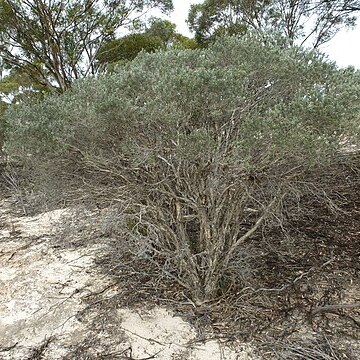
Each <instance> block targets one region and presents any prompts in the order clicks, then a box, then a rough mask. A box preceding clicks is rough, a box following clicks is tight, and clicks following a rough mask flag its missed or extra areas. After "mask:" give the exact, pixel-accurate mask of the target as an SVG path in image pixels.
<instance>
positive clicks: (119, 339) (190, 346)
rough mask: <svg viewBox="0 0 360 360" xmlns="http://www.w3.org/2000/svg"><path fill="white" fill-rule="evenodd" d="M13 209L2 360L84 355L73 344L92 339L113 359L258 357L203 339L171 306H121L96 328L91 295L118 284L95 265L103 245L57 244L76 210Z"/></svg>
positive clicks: (6, 243) (3, 279) (6, 224)
mask: <svg viewBox="0 0 360 360" xmlns="http://www.w3.org/2000/svg"><path fill="white" fill-rule="evenodd" d="M9 208H10V206H9V203H8V202H7V201H3V202H2V203H0V221H1V224H2V226H1V229H0V359H2V360H7V359H9V360H10V359H11V360H17V359H19V360H24V359H40V358H41V359H49V360H50V359H51V360H52V359H81V358H83V357H82V355H83V354H81V351H80V352H79V351H78V352H77V353H76V354H75V353H74V349H76V348H78V347H79V344H81V343H84V342H86V341H87V340H88V339H89V337H94V338H96V339H97V340H98V342H97V343H98V344H99V348H98V349H97V348H96V347H95V348H94V349H92V356H93V358H94V359H96V358H103V357H101V356H100V355H99V354H104V351H105V352H106V354H107V355H106V356H107V357H106V358H108V359H112V358H120V359H121V358H123V359H146V358H148V359H150V358H151V359H164V360H169V359H175V360H176V359H177V360H181V359H190V360H197V359H198V360H201V359H212V360H217V359H224V360H233V359H234V360H235V359H239V360H246V359H249V360H250V359H254V357H253V356H252V355H251V354H252V351H251V348H250V347H249V346H247V345H245V346H244V345H243V346H240V345H239V346H238V347H236V349H234V348H233V349H230V348H227V347H225V346H223V345H221V344H220V343H219V342H218V341H217V340H209V341H207V342H206V343H199V342H197V341H196V338H197V334H196V331H195V329H194V328H193V327H192V326H191V325H190V324H189V323H187V322H185V321H183V320H182V319H181V318H180V317H177V316H174V315H173V314H172V312H171V311H170V310H167V309H164V308H154V309H151V310H146V309H137V310H131V309H119V310H114V311H113V313H112V314H110V315H109V319H110V320H109V321H108V323H107V324H105V325H104V326H102V328H101V329H100V330H99V329H92V328H91V327H90V324H91V322H90V320H91V316H90V318H89V316H88V318H87V319H84V318H82V317H81V316H78V314H79V313H80V312H81V311H82V310H83V309H84V308H85V307H86V303H85V302H84V301H83V300H84V298H86V297H87V296H89V295H90V294H92V293H94V292H99V291H101V290H102V289H104V288H106V286H107V285H109V284H111V282H112V280H111V279H110V278H104V275H101V274H100V273H99V272H98V271H97V269H96V266H95V264H94V260H95V259H96V257H97V256H98V255H99V254H101V252H102V250H103V246H102V245H96V246H94V245H92V246H89V247H88V248H81V249H69V250H67V249H63V248H61V249H60V248H58V247H56V246H54V243H53V241H52V236H53V235H54V233H55V232H56V231H57V223H59V222H61V218H62V216H63V215H65V214H67V215H68V213H69V210H56V211H52V212H48V213H44V214H41V215H39V216H36V217H14V216H12V215H11V212H10V210H9ZM109 289H110V290H109V291H104V293H103V294H102V296H105V297H106V296H110V295H111V287H109ZM92 316H93V317H95V316H96V314H92ZM114 329H115V331H114ZM87 356H88V357H86V358H87V359H88V358H91V357H89V355H87ZM102 356H103V355H102ZM84 358H85V357H84ZM104 358H105V357H104Z"/></svg>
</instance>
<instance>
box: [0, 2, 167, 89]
mask: <svg viewBox="0 0 360 360" xmlns="http://www.w3.org/2000/svg"><path fill="white" fill-rule="evenodd" d="M150 8H159V9H160V10H161V11H163V12H167V11H170V10H172V8H173V5H172V0H139V1H133V0H103V1H100V0H80V1H79V0H67V1H64V0H23V1H17V0H0V57H1V58H2V59H3V62H4V64H5V65H6V66H7V67H8V68H14V67H15V68H18V69H21V70H23V71H24V72H26V73H27V74H29V75H30V76H31V77H32V78H34V79H36V82H37V83H38V84H41V85H42V86H45V87H47V88H48V89H51V90H56V91H59V92H63V91H64V90H66V89H68V88H69V87H70V85H71V83H72V82H73V81H74V80H75V79H79V78H83V77H85V76H87V75H94V74H96V73H97V71H98V64H97V62H96V60H95V58H96V55H97V52H98V50H99V48H100V47H101V46H102V44H104V43H105V42H106V41H108V40H110V39H112V38H114V36H115V32H116V31H117V30H118V29H119V28H121V27H125V26H127V25H130V24H131V23H132V21H133V20H136V19H138V18H139V17H140V16H141V15H142V14H143V13H144V12H146V11H148V10H149V9H150Z"/></svg>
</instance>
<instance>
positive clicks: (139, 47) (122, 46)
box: [97, 17, 198, 65]
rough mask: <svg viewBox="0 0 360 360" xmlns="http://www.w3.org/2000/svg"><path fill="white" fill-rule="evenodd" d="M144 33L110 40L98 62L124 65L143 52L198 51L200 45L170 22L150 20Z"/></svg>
mask: <svg viewBox="0 0 360 360" xmlns="http://www.w3.org/2000/svg"><path fill="white" fill-rule="evenodd" d="M143 30H144V31H143V32H142V33H134V34H129V35H126V36H124V37H122V38H119V39H115V40H110V41H108V42H107V43H105V44H104V45H103V46H102V47H101V48H100V50H99V52H98V55H97V60H98V62H99V63H100V64H102V65H106V64H116V63H119V62H120V63H123V62H124V61H129V60H133V59H135V57H136V56H137V55H138V54H139V53H140V52H141V51H144V52H147V53H151V52H154V51H155V50H159V49H163V50H166V49H171V48H182V49H196V48H197V47H198V44H197V43H196V41H195V40H194V39H190V38H188V37H186V36H184V35H181V34H179V33H177V32H176V25H175V24H174V23H172V22H170V21H168V20H164V19H160V18H154V17H152V18H150V21H149V24H148V25H146V26H145V27H144V29H143Z"/></svg>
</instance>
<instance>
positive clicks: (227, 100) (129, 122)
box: [7, 36, 359, 154]
mask: <svg viewBox="0 0 360 360" xmlns="http://www.w3.org/2000/svg"><path fill="white" fill-rule="evenodd" d="M358 96H359V74H358V72H356V71H355V70H353V69H351V68H348V69H337V68H336V66H335V65H334V64H331V63H329V62H326V61H324V57H323V56H322V55H321V54H318V53H316V52H304V51H301V50H299V49H298V48H290V49H284V48H282V47H281V46H280V47H277V46H276V45H264V44H262V43H261V42H259V41H257V40H256V37H253V36H249V37H248V38H247V39H243V40H241V41H240V40H237V39H235V38H228V39H224V40H222V41H219V42H218V43H216V44H215V45H214V46H212V47H211V48H210V49H208V50H196V51H194V52H192V51H187V50H180V51H177V50H175V51H170V52H168V53H166V52H159V53H156V54H152V55H145V54H144V55H142V56H141V57H139V59H136V60H135V61H134V62H132V63H130V64H127V65H126V66H121V67H119V68H118V70H117V71H116V72H115V73H114V74H111V75H107V76H105V77H100V78H98V79H93V78H89V79H86V80H83V81H79V82H77V83H75V85H74V89H72V90H70V91H68V92H67V93H66V94H64V95H62V96H54V97H48V98H47V99H46V100H45V101H43V102H40V103H38V104H34V105H29V106H28V105H24V106H18V107H14V108H13V109H11V110H10V112H9V113H8V116H7V117H8V121H9V133H8V135H9V137H8V148H9V151H12V152H14V154H15V153H16V154H19V152H20V151H21V149H25V148H28V149H26V151H29V152H41V151H42V149H41V144H44V146H45V144H46V146H50V143H49V142H47V141H45V139H52V141H53V142H52V143H51V146H52V147H53V146H54V145H58V146H60V147H62V148H65V147H66V144H73V145H77V144H78V141H80V142H81V143H84V144H87V142H86V141H83V139H82V138H81V137H82V136H85V137H88V136H91V137H92V140H93V141H96V142H93V143H92V145H91V146H92V148H93V151H94V152H98V151H102V150H106V151H108V150H110V148H109V147H108V143H109V142H110V143H111V144H113V145H112V146H113V148H115V147H116V146H117V145H119V144H121V145H122V146H123V145H124V141H126V142H128V141H129V142H130V143H132V142H133V138H134V137H137V136H139V137H141V138H142V139H143V135H142V132H143V131H140V132H138V133H137V134H136V132H134V129H135V128H137V127H141V129H142V130H145V129H148V130H151V131H153V130H160V129H164V131H159V132H157V133H156V134H155V135H156V138H157V140H159V141H165V142H166V143H168V142H171V141H175V140H177V139H178V136H180V137H181V138H184V141H185V139H186V141H190V139H191V138H193V137H194V136H195V134H196V137H197V136H200V135H199V134H200V132H201V133H203V134H205V133H206V134H207V135H208V136H209V139H210V138H212V137H214V135H217V131H218V130H219V129H220V127H221V126H224V125H225V124H227V123H228V122H229V120H230V119H231V118H232V117H233V118H234V119H236V121H238V122H240V123H241V128H242V130H243V131H242V132H240V133H239V136H238V139H237V142H238V144H243V143H244V142H245V143H246V144H247V146H251V144H255V143H256V144H258V143H262V144H264V145H265V144H266V147H267V148H269V147H270V145H271V147H277V146H280V145H281V146H286V147H287V146H289V145H291V148H293V149H294V151H295V148H296V146H297V144H298V143H299V144H298V146H300V148H301V146H302V144H303V142H304V141H307V142H308V141H310V140H311V141H312V142H313V143H314V146H315V147H316V148H317V147H318V145H319V142H318V140H319V139H320V138H325V136H326V140H327V141H326V142H327V143H328V141H329V139H330V138H333V136H334V135H335V134H338V131H340V129H344V131H345V130H346V129H347V128H348V126H350V125H351V124H354V121H355V123H356V119H357V111H358V106H359V104H358V100H359V99H358ZM234 121H235V120H234ZM111 129H116V133H113V132H110V133H109V131H110V130H111ZM120 130H121V133H119V131H120ZM29 131H31V133H32V136H31V137H29V136H27V135H28V134H29ZM336 131H337V132H336ZM248 132H250V134H249V133H248ZM105 134H106V136H104V135H105ZM125 134H126V136H125ZM129 134H131V138H129V137H128V136H127V135H129ZM45 135H46V136H45ZM148 135H149V138H150V140H147V141H150V142H151V143H152V142H153V139H152V135H153V133H152V132H149V133H148ZM175 135H176V138H174V136H175ZM249 135H250V136H249ZM284 135H286V138H284ZM77 136H80V138H78V137H77ZM110 138H111V141H110ZM290 138H291V139H292V142H290V141H288V140H289V139H290ZM105 139H106V140H105ZM143 141H145V139H143ZM103 143H104V149H102V146H103ZM19 144H21V146H20V147H19V146H18V145H19ZM332 144H333V145H334V144H336V142H335V143H332ZM175 148H176V149H178V146H176V147H175ZM239 148H241V146H239ZM111 150H113V149H111ZM297 150H298V149H297ZM297 150H296V151H297ZM301 150H305V149H303V148H301ZM307 150H310V147H308V148H307Z"/></svg>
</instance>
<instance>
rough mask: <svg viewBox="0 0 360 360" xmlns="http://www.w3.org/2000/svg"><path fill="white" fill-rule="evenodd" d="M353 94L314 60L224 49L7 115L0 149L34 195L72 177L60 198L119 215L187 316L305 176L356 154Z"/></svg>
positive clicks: (263, 48)
mask: <svg viewBox="0 0 360 360" xmlns="http://www.w3.org/2000/svg"><path fill="white" fill-rule="evenodd" d="M359 80H360V77H359V74H358V72H356V71H354V70H353V69H345V70H344V69H337V67H336V66H335V65H334V64H331V63H329V62H327V61H325V60H324V58H323V56H322V55H321V54H318V53H316V52H305V51H303V50H301V49H299V48H283V47H282V46H281V45H276V44H271V43H270V42H269V43H268V44H267V45H266V44H264V42H263V39H260V40H259V39H258V38H257V37H256V36H253V35H248V36H246V37H244V38H243V39H241V40H238V39H235V38H225V39H222V40H221V41H219V42H217V43H216V44H214V45H213V46H211V47H210V48H209V49H206V50H193V51H187V50H174V51H167V52H157V53H154V54H142V55H140V56H139V57H137V58H136V59H135V60H134V61H133V62H131V63H127V64H125V65H124V66H121V67H119V68H118V69H117V71H115V72H114V73H112V74H109V75H106V76H103V77H99V78H97V79H94V78H89V79H85V80H83V81H80V82H76V83H75V84H74V86H73V88H72V89H71V90H70V91H68V92H66V93H65V94H63V95H62V96H58V97H48V98H46V99H45V101H43V102H41V103H38V104H36V105H32V106H19V107H13V108H12V109H10V111H9V112H8V113H7V123H8V133H7V143H6V148H7V151H8V152H9V153H10V154H11V155H12V156H14V157H15V156H17V157H20V158H22V159H26V161H25V163H26V164H28V165H30V166H32V167H33V168H34V169H35V171H36V174H38V173H39V167H41V169H42V170H41V171H42V173H43V174H45V175H44V176H42V177H39V176H35V177H34V181H35V182H36V181H37V182H39V181H40V180H41V181H44V180H46V174H52V176H51V178H52V179H54V178H55V179H62V181H63V182H64V183H66V181H67V180H69V177H72V178H76V179H79V183H78V184H76V183H75V184H73V183H72V185H71V186H73V187H72V188H71V189H68V190H69V193H70V192H73V191H74V190H76V186H79V187H80V186H81V187H82V188H84V186H88V189H89V191H95V192H96V194H97V196H104V197H106V198H107V199H109V198H116V199H117V200H124V201H130V202H131V204H132V206H131V207H130V208H131V209H132V214H134V212H135V210H137V211H139V213H140V216H139V218H138V220H137V221H141V224H142V235H143V229H144V227H145V228H146V229H147V231H148V234H147V235H148V237H149V239H151V241H152V244H153V245H154V249H155V250H156V251H155V250H154V251H155V253H157V254H161V255H162V256H164V257H165V258H166V262H165V263H166V264H167V266H170V265H169V264H172V265H173V267H172V268H169V270H168V272H167V274H171V273H172V270H174V269H175V270H176V275H173V276H175V277H176V278H177V280H178V281H179V283H181V285H182V286H184V287H185V288H186V289H187V290H188V292H189V294H190V296H192V297H193V299H194V300H195V301H198V302H201V301H203V300H208V299H212V298H214V297H215V296H216V295H217V294H218V291H219V287H220V284H224V283H226V281H225V282H224V279H223V278H224V276H226V274H228V269H229V266H230V265H229V264H230V263H231V259H232V257H233V256H234V254H235V253H236V251H237V250H238V249H239V248H241V246H242V243H243V242H244V241H246V240H247V239H248V238H249V237H251V236H252V235H253V233H255V232H256V231H257V229H258V228H259V226H260V225H261V224H262V223H263V222H264V220H265V219H266V218H267V217H269V216H270V214H271V213H273V212H274V211H275V209H276V208H277V207H278V206H279V204H280V203H281V201H282V199H283V198H284V196H285V195H286V194H289V192H290V191H295V190H294V189H296V186H297V184H299V183H302V182H303V180H304V179H303V177H304V176H305V175H304V174H305V173H306V171H307V170H308V169H309V168H310V167H312V166H314V165H315V164H316V163H319V162H323V161H331V155H333V154H335V153H336V151H337V150H339V148H340V142H343V141H344V139H346V140H347V141H350V142H356V141H358V140H357V139H358V138H357V136H358V131H359V110H360V101H359V100H360V81H359ZM29 154H31V156H29ZM69 174H70V175H69ZM39 185H40V187H41V182H40V184H39ZM69 186H70V185H69ZM74 186H75V188H74ZM50 187H51V186H50ZM66 194H67V193H66V191H63V192H62V193H61V196H62V197H63V198H65V197H66V196H67V195H66ZM249 209H250V210H249ZM243 224H247V225H246V226H245V227H243ZM249 229H250V230H251V229H252V230H251V231H250V232H249ZM171 269H172V270H171ZM169 276H170V275H169Z"/></svg>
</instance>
